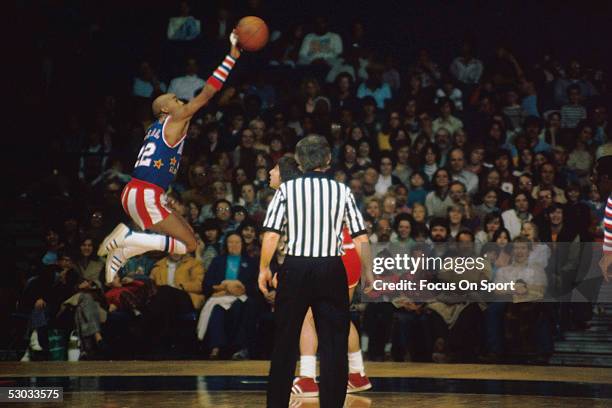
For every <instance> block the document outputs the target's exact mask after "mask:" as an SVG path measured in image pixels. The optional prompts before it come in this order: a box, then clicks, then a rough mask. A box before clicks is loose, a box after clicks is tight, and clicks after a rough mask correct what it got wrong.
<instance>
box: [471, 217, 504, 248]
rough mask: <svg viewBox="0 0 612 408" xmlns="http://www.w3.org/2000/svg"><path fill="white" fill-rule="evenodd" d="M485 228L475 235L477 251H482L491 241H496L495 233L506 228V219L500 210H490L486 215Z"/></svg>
mask: <svg viewBox="0 0 612 408" xmlns="http://www.w3.org/2000/svg"><path fill="white" fill-rule="evenodd" d="M482 225H483V229H482V230H480V231H478V232H477V233H476V236H475V237H474V242H475V249H476V253H481V251H482V248H483V247H484V246H485V245H486V244H487V243H489V242H495V241H494V239H493V237H494V236H495V233H496V232H497V231H498V230H499V229H501V228H504V220H503V218H502V216H501V214H500V213H499V212H490V213H488V214H486V215H485V216H484V219H483V221H482Z"/></svg>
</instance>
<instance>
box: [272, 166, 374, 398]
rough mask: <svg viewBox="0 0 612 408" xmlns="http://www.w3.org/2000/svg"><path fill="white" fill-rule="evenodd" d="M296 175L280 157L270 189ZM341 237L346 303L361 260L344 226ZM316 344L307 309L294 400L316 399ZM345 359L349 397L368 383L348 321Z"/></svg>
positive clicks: (356, 280) (356, 333) (358, 348)
mask: <svg viewBox="0 0 612 408" xmlns="http://www.w3.org/2000/svg"><path fill="white" fill-rule="evenodd" d="M296 174H299V169H298V167H297V163H296V162H295V160H292V159H287V158H281V161H280V162H279V164H278V165H276V166H275V167H274V168H273V169H272V170H270V187H272V188H274V189H277V188H278V187H279V186H280V184H281V182H282V181H286V180H288V179H290V178H291V177H292V176H293V175H296ZM342 236H343V249H344V255H343V256H342V263H343V264H344V268H345V269H346V278H347V283H348V288H349V302H350V301H352V299H353V294H354V293H355V288H356V287H357V285H358V284H359V279H360V278H361V261H360V259H359V254H358V253H357V250H356V249H355V243H354V242H353V239H352V238H351V234H350V233H349V231H348V228H347V227H346V226H345V227H344V229H343V230H342ZM318 344H319V340H318V337H317V330H316V328H315V323H314V318H313V316H312V310H311V309H310V308H308V312H307V313H306V316H305V317H304V323H303V324H302V333H301V334H300V375H299V376H298V377H296V378H295V379H294V380H293V387H292V388H291V393H292V394H293V395H294V396H296V397H318V396H319V386H318V384H317V382H316V376H317V356H316V354H317V348H318ZM348 360H349V378H348V381H347V387H346V392H347V393H349V394H350V393H355V392H360V391H365V390H369V389H370V388H372V384H371V383H370V380H369V379H368V377H367V376H366V375H365V367H364V364H363V355H362V353H361V346H360V345H359V333H358V332H357V328H356V327H355V325H354V324H353V322H351V327H350V331H349V338H348Z"/></svg>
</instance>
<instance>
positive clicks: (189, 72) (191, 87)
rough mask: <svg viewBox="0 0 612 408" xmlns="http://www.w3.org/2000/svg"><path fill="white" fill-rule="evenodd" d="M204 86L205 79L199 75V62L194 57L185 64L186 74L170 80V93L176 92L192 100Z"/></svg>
mask: <svg viewBox="0 0 612 408" xmlns="http://www.w3.org/2000/svg"><path fill="white" fill-rule="evenodd" d="M203 87H204V80H203V79H202V78H200V77H199V76H198V63H197V62H196V60H195V59H194V58H188V59H187V61H186V66H185V75H184V76H181V77H177V78H174V79H173V80H172V81H170V86H169V87H168V93H172V94H175V95H176V97H177V98H179V99H182V100H185V101H190V100H192V99H193V98H194V97H195V94H196V92H197V91H198V90H199V89H202V88H203Z"/></svg>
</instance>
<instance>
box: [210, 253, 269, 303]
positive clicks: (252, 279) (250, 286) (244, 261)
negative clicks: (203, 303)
mask: <svg viewBox="0 0 612 408" xmlns="http://www.w3.org/2000/svg"><path fill="white" fill-rule="evenodd" d="M226 267H227V255H219V256H216V257H215V258H214V259H213V260H212V262H211V264H210V267H209V268H208V271H206V274H205V275H204V282H202V292H203V293H204V296H205V297H206V299H208V298H209V297H210V295H212V293H213V292H214V291H213V286H214V285H218V284H220V283H221V282H222V281H224V280H225V269H226ZM257 276H258V271H257V265H256V263H255V260H254V259H253V258H251V257H249V256H246V255H242V256H241V257H240V269H239V270H238V280H239V281H240V282H242V284H243V285H244V287H245V289H246V295H247V296H255V295H256V294H257V291H258V288H257Z"/></svg>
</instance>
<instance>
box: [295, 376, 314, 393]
mask: <svg viewBox="0 0 612 408" xmlns="http://www.w3.org/2000/svg"><path fill="white" fill-rule="evenodd" d="M291 394H292V395H293V396H294V397H305V398H312V397H318V396H319V384H317V383H316V381H315V379H314V378H310V377H296V378H295V379H294V380H293V387H291Z"/></svg>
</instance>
